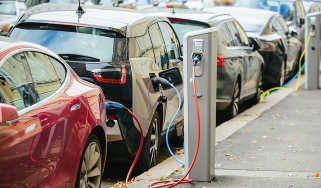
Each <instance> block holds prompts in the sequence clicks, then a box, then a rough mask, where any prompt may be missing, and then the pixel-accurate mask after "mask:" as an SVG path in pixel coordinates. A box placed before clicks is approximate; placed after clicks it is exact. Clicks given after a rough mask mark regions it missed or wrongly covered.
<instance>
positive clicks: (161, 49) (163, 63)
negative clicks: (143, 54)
mask: <svg viewBox="0 0 321 188" xmlns="http://www.w3.org/2000/svg"><path fill="white" fill-rule="evenodd" d="M148 31H149V34H150V37H151V39H152V44H153V49H154V54H155V61H156V64H157V65H158V66H159V68H160V69H161V70H165V69H168V67H169V64H168V57H167V55H166V53H165V46H164V42H163V39H162V35H161V32H160V30H159V27H158V25H157V24H153V25H152V26H151V27H150V28H149V29H148Z"/></svg>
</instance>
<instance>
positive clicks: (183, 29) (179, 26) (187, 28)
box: [170, 19, 209, 43]
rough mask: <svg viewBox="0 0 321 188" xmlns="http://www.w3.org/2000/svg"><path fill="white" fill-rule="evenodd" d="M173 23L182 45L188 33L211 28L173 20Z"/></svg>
mask: <svg viewBox="0 0 321 188" xmlns="http://www.w3.org/2000/svg"><path fill="white" fill-rule="evenodd" d="M170 20H171V19H170ZM171 22H172V25H173V27H174V30H175V31H176V33H177V36H178V39H179V41H180V42H181V43H182V42H183V37H184V35H185V34H186V33H188V32H191V31H197V30H201V29H207V28H209V26H207V25H205V24H198V23H193V22H180V21H173V20H171Z"/></svg>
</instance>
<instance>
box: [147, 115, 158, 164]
mask: <svg viewBox="0 0 321 188" xmlns="http://www.w3.org/2000/svg"><path fill="white" fill-rule="evenodd" d="M158 135H159V129H158V121H157V118H155V119H154V121H153V123H152V130H151V135H150V148H149V153H150V167H152V166H154V165H156V162H157V157H158V146H159V136H158Z"/></svg>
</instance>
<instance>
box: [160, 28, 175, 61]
mask: <svg viewBox="0 0 321 188" xmlns="http://www.w3.org/2000/svg"><path fill="white" fill-rule="evenodd" d="M158 24H159V28H160V30H161V32H162V34H163V38H164V42H165V46H166V52H167V54H168V59H169V60H171V59H178V58H179V56H180V54H179V42H178V39H177V37H176V34H175V33H174V31H173V29H172V27H171V26H169V25H168V23H166V22H159V23H158Z"/></svg>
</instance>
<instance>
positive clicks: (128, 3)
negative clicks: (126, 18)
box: [85, 0, 136, 9]
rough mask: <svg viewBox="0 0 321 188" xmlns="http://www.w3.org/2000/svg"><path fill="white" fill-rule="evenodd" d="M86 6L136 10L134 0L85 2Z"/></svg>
mask: <svg viewBox="0 0 321 188" xmlns="http://www.w3.org/2000/svg"><path fill="white" fill-rule="evenodd" d="M85 4H86V5H100V6H107V7H121V8H130V9H135V8H136V1H135V0H125V1H124V0H87V1H86V2H85Z"/></svg>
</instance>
